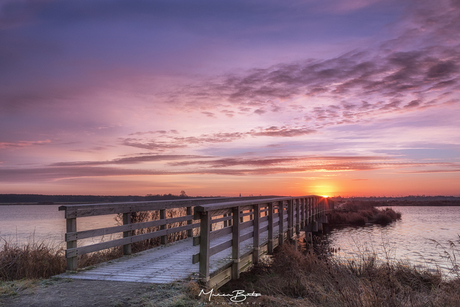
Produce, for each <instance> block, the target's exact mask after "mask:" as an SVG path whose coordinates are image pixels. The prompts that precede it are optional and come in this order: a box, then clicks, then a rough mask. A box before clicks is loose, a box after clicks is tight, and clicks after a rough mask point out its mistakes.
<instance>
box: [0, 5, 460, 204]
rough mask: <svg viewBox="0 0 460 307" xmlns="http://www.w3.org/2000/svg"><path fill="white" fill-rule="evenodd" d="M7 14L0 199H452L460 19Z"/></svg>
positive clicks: (100, 9)
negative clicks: (158, 196)
mask: <svg viewBox="0 0 460 307" xmlns="http://www.w3.org/2000/svg"><path fill="white" fill-rule="evenodd" d="M294 3H295V4H292V5H287V4H286V2H284V1H270V2H269V3H264V4H263V5H264V9H263V10H261V9H260V6H261V5H262V4H261V3H259V2H255V1H240V0H232V1H219V4H218V5H217V4H216V2H213V1H204V0H203V1H202V0H199V1H194V2H193V3H192V2H183V1H168V2H167V3H163V2H158V1H151V2H148V3H147V2H142V3H138V4H136V5H135V4H133V3H132V2H131V1H126V0H116V1H110V2H108V1H97V2H95V1H87V0H83V1H78V2H77V1H65V2H63V1H46V2H43V3H35V4H32V3H29V2H27V3H22V2H21V4H19V2H15V1H12V2H8V1H7V2H4V3H2V4H0V16H1V17H0V46H3V47H0V193H39V194H96V195H125V194H131V195H146V194H164V193H173V194H179V193H180V191H181V190H185V191H186V192H187V194H188V195H191V196H196V195H203V196H206V195H214V196H215V195H222V196H235V195H239V194H240V193H241V194H242V195H251V194H252V195H259V194H263V195H267V194H273V195H305V194H319V195H329V196H333V195H336V196H337V195H342V196H361V195H368V196H371V195H374V196H383V195H387V196H398V195H409V194H412V195H457V196H458V195H460V175H459V174H460V103H459V101H460V95H459V89H460V86H459V84H460V83H459V82H460V58H459V56H458V54H460V47H459V46H460V34H459V32H458V30H457V29H459V28H460V7H458V5H456V4H455V3H454V2H451V1H447V0H441V1H436V2H433V1H415V0H414V1H407V2H406V1H405V2H401V1H393V0H390V1H383V0H382V1H379V0H377V1H376V0H372V1H352V0H327V1H307V2H304V1H294Z"/></svg>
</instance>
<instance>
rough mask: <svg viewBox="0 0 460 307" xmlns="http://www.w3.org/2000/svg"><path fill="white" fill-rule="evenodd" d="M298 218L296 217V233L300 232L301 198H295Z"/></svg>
mask: <svg viewBox="0 0 460 307" xmlns="http://www.w3.org/2000/svg"><path fill="white" fill-rule="evenodd" d="M295 208H296V215H297V218H296V219H295V233H296V234H297V235H299V234H300V199H296V200H295Z"/></svg>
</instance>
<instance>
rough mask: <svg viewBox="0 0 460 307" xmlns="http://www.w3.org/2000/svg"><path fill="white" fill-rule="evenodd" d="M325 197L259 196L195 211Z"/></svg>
mask: <svg viewBox="0 0 460 307" xmlns="http://www.w3.org/2000/svg"><path fill="white" fill-rule="evenodd" d="M312 197H315V198H324V197H322V196H319V195H305V196H284V197H276V198H266V199H265V198H258V199H254V200H240V201H231V202H221V203H215V204H206V205H199V206H196V207H195V211H197V212H207V211H214V210H222V209H229V208H234V207H239V206H250V205H256V204H264V203H271V202H277V201H285V200H292V199H300V198H312Z"/></svg>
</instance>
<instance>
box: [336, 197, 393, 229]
mask: <svg viewBox="0 0 460 307" xmlns="http://www.w3.org/2000/svg"><path fill="white" fill-rule="evenodd" d="M374 204H375V203H374V202H372V201H349V202H345V203H342V204H339V205H338V206H337V207H338V208H337V209H336V210H334V211H332V213H331V214H330V219H329V224H330V225H331V226H332V227H334V226H341V225H354V226H365V225H366V224H380V225H388V224H390V223H392V222H394V221H396V220H399V219H401V213H400V212H395V211H394V210H393V209H391V208H384V209H378V208H376V207H375V205H374Z"/></svg>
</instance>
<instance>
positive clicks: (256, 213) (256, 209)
mask: <svg viewBox="0 0 460 307" xmlns="http://www.w3.org/2000/svg"><path fill="white" fill-rule="evenodd" d="M252 211H253V212H254V228H253V229H254V237H253V243H252V246H253V249H254V251H253V253H252V263H253V264H258V263H259V245H260V243H259V240H260V238H259V232H260V204H257V205H254V209H253V210H252Z"/></svg>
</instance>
